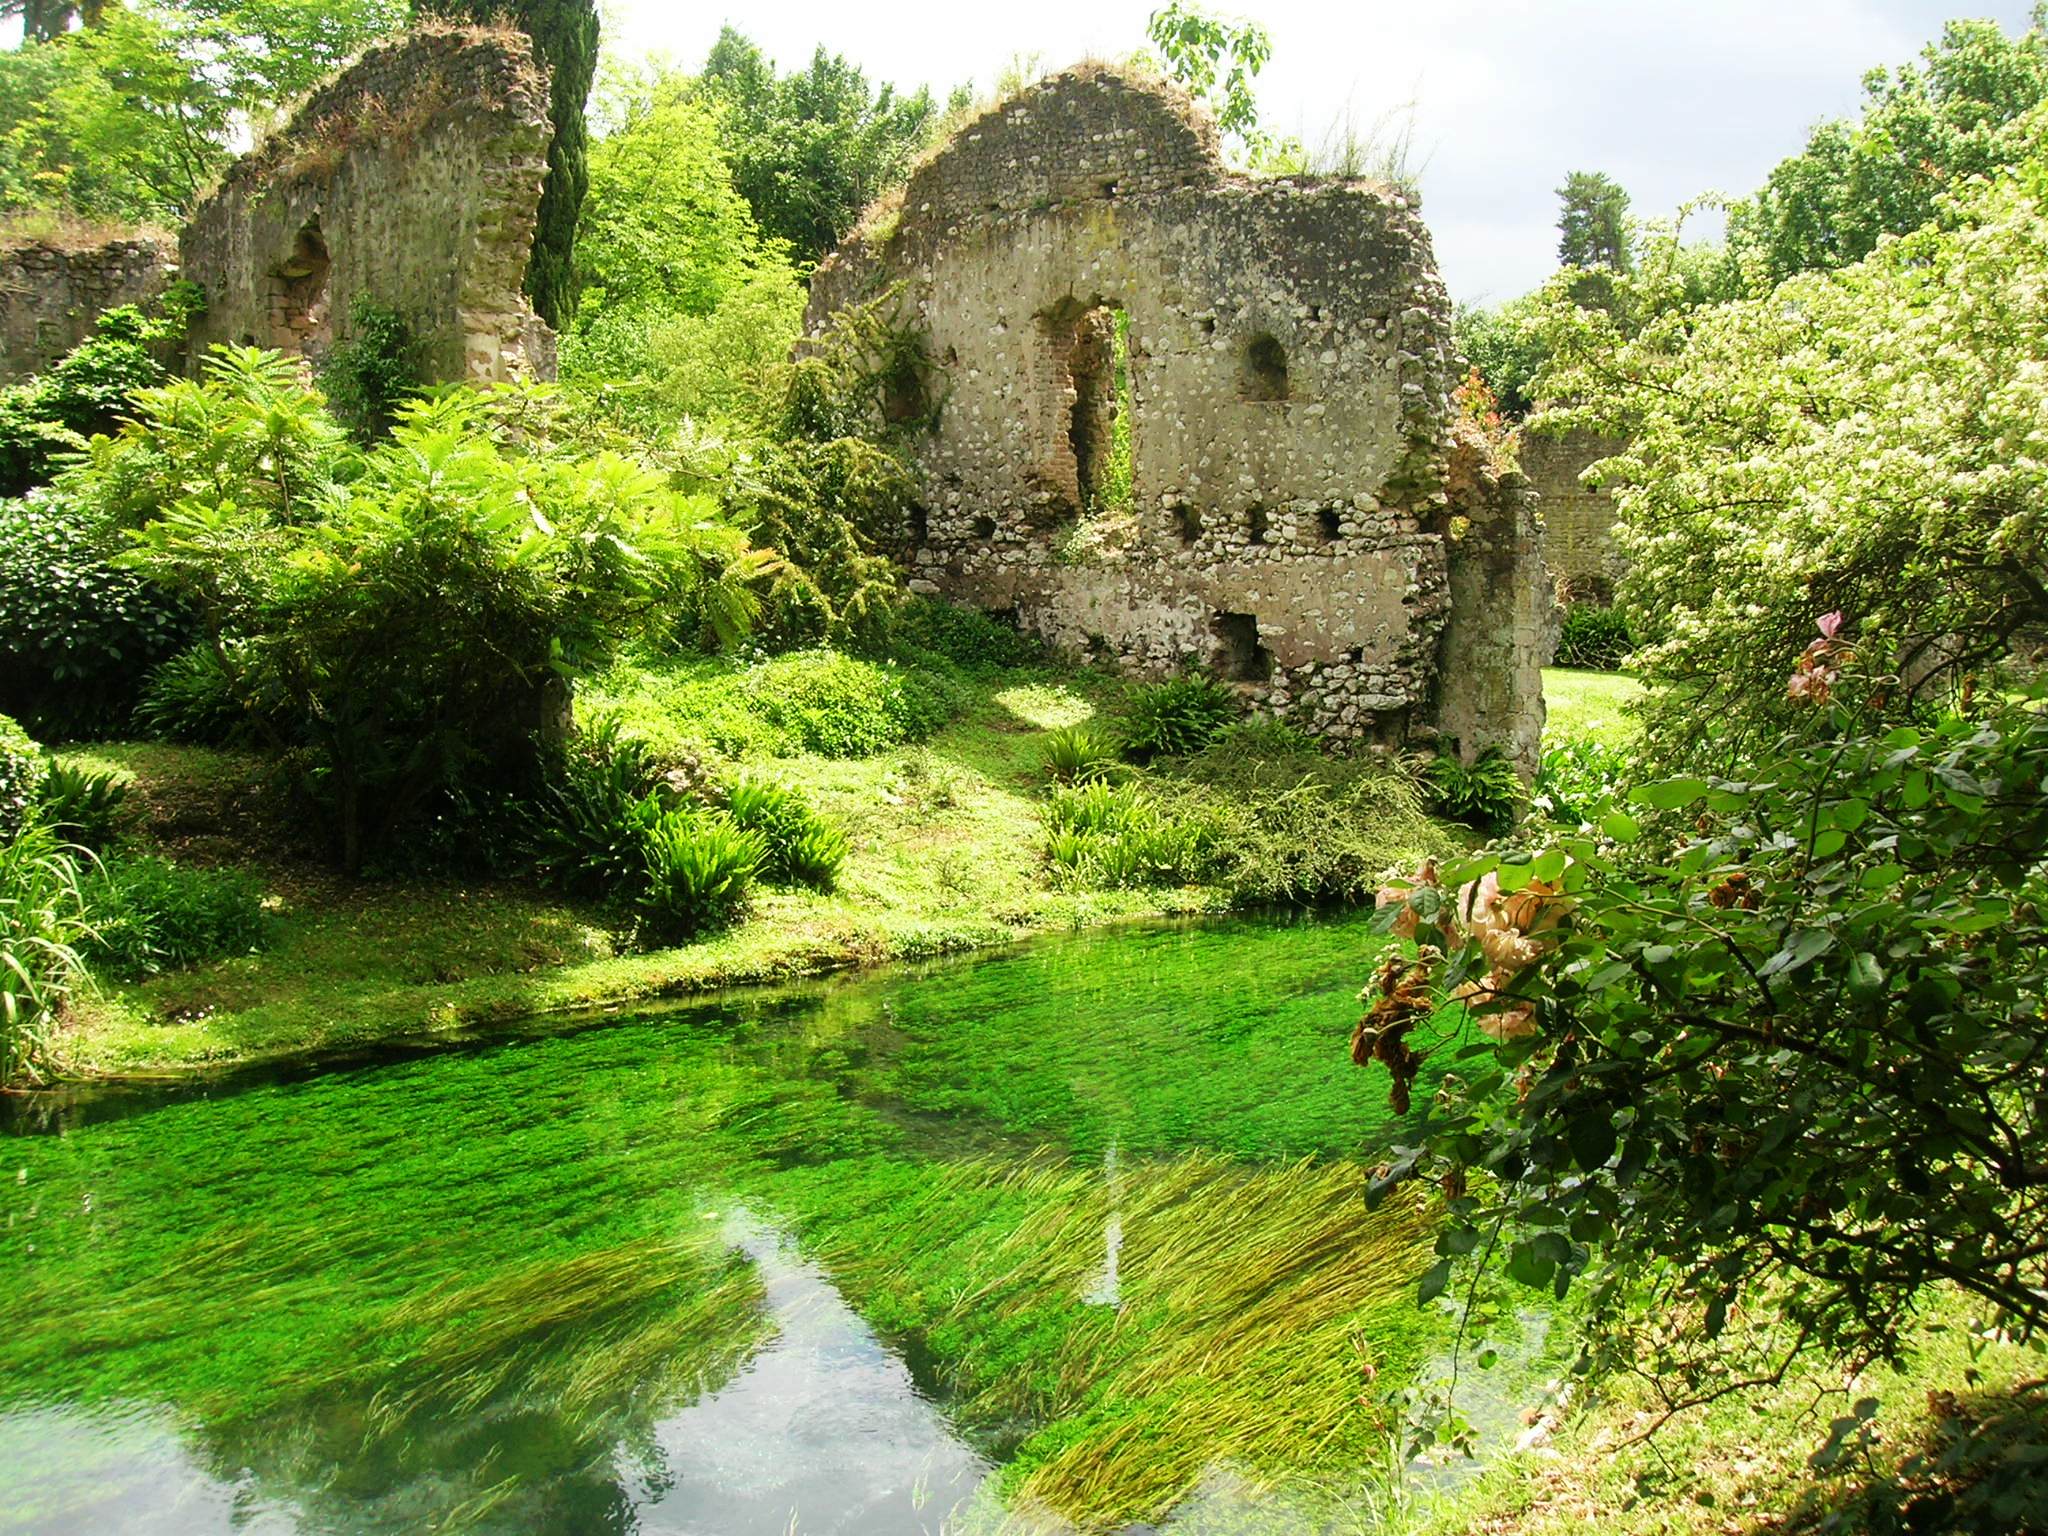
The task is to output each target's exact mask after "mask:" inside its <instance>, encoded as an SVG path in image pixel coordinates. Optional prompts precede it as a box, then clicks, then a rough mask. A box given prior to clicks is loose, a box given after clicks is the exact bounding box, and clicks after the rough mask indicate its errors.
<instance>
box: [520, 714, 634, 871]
mask: <svg viewBox="0 0 2048 1536" xmlns="http://www.w3.org/2000/svg"><path fill="white" fill-rule="evenodd" d="M657 777H658V770H657V766H656V764H655V761H654V756H653V753H652V752H651V751H650V750H649V749H648V748H647V747H646V745H645V744H643V743H641V742H639V741H636V740H634V739H633V738H631V737H627V736H623V735H621V734H620V727H619V723H618V721H617V720H614V719H610V718H605V719H600V720H598V721H596V722H595V723H594V724H592V725H591V726H589V727H587V728H586V729H585V730H584V731H583V733H582V734H581V736H579V737H578V738H577V739H576V740H575V741H573V742H571V743H570V744H569V745H568V746H567V747H565V748H564V749H563V751H562V752H561V753H560V755H559V756H558V757H557V758H556V759H555V760H554V761H553V762H552V763H550V764H549V765H548V770H547V780H546V783H545V784H544V786H543V787H542V789H541V793H540V798H539V803H538V806H537V812H536V814H537V819H538V823H539V825H538V826H537V828H536V830H535V832H534V853H535V862H536V864H537V865H538V866H539V868H540V871H541V873H542V875H543V876H544V877H545V878H546V879H547V880H549V881H550V883H552V884H554V885H557V886H559V887H561V888H562V889H563V890H565V891H569V892H571V893H572V894H575V895H578V896H586V897H594V898H600V899H602V898H611V899H615V900H630V899H633V898H635V897H637V896H638V894H639V892H640V889H641V882H642V881H643V879H644V878H645V876H646V871H647V837H648V833H649V831H650V830H651V829H652V828H653V826H654V823H655V822H656V821H658V820H659V819H660V817H661V804H660V801H659V800H658V799H657V798H656V797H655V795H654V793H653V791H654V785H655V780H656V778H657Z"/></svg>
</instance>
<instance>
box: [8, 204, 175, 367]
mask: <svg viewBox="0 0 2048 1536" xmlns="http://www.w3.org/2000/svg"><path fill="white" fill-rule="evenodd" d="M176 276H177V251H176V249H175V248H174V246H173V245H172V243H171V242H170V240H169V239H168V238H165V237H161V236H157V235H152V234H144V233H137V234H132V235H120V236H116V237H115V238H112V239H108V240H105V241H103V242H100V243H96V244H89V245H80V244H75V243H73V242H71V241H68V240H65V239H59V238H50V239H41V238H36V237H23V238H18V239H16V238H10V237H6V236H4V235H0V384H12V383H15V382H16V381H18V380H21V379H25V378H27V377H29V375H31V374H37V373H42V372H44V371H45V370H46V369H48V368H49V367H50V365H51V364H52V363H55V362H57V361H58V360H59V359H60V358H62V357H63V356H64V354H65V353H67V352H69V351H70V350H71V349H72V348H73V347H75V346H77V345H78V344H79V343H80V342H81V341H84V340H85V339H86V338H87V337H88V336H90V335H92V331H93V322H94V321H95V320H97V319H98V318H99V317H100V316H101V315H102V314H104V313H105V312H106V311H108V310H110V309H115V308H118V307H119V306H121V305H123V304H146V303H148V302H149V301H150V300H151V299H154V298H156V297H157V296H158V295H160V294H162V293H163V291H164V290H165V289H166V288H168V287H169V286H170V285H171V282H172V280H173V279H174V278H175V277H176Z"/></svg>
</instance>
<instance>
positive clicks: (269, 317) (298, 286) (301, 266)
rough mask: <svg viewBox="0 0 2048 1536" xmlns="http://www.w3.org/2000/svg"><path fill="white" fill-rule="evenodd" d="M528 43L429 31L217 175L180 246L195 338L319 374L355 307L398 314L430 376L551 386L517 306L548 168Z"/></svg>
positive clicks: (309, 104) (543, 88)
mask: <svg viewBox="0 0 2048 1536" xmlns="http://www.w3.org/2000/svg"><path fill="white" fill-rule="evenodd" d="M549 133H550V128H549V123H548V93H547V80H546V76H545V75H544V74H543V73H542V71H541V70H540V69H539V68H538V67H537V66H536V65H535V63H534V60H533V53H532V49H531V46H530V45H529V43H528V42H527V39H526V37H525V36H524V34H522V33H520V32H518V31H515V30H513V29H510V28H504V27H448V26H428V27H423V28H421V29H419V30H416V31H414V32H412V33H410V34H409V35H407V36H406V37H404V38H402V39H400V40H398V41H395V42H392V43H389V44H386V45H383V46H381V47H378V48H374V49H372V50H370V51H369V52H368V53H366V54H364V55H363V56H362V58H361V59H359V60H358V61H357V62H356V63H355V64H354V65H352V66H351V67H350V68H348V69H346V70H344V71H342V72H341V73H340V74H339V75H337V76H336V77H335V78H334V79H333V80H331V81H329V82H328V83H327V84H326V85H324V86H322V87H321V88H320V89H319V90H317V91H315V92H314V93H313V94H312V95H311V96H310V97H309V98H307V100H306V102H305V104H304V105H303V106H301V107H300V108H299V110H298V111H297V112H296V113H295V114H294V115H293V117H292V119H291V121H290V123H289V124H287V125H286V126H285V127H284V128H283V129H282V130H280V131H279V132H278V133H276V134H275V135H273V136H272V137H271V138H269V139H268V140H267V141H266V142H265V143H263V144H262V145H261V146H259V147H258V148H257V149H256V150H254V151H253V152H251V153H250V154H248V155H245V156H243V157H242V159H240V160H238V161H237V162H236V163H235V164H234V165H233V166H231V167H230V168H229V169H228V172H227V175H226V176H225V178H224V179H223V180H222V182H221V185H220V187H219V188H218V189H217V190H216V191H215V192H214V193H213V194H212V195H211V196H209V197H208V198H207V199H206V201H205V202H204V203H203V204H202V205H201V206H200V208H199V209H198V211H197V212H196V213H195V214H194V215H193V218H192V221H191V223H190V224H189V225H188V226H187V227H186V229H185V232H184V235H183V237H182V239H181V241H180V249H181V251H182V254H183V262H184V272H185V276H187V277H188V278H190V279H192V280H193V281H195V282H197V283H198V284H199V285H200V286H201V287H202V288H203V289H204V290H205V292H206V299H207V310H206V313H205V314H204V315H203V316H202V317H201V318H200V319H199V321H198V323H197V325H196V326H195V328H194V332H193V338H192V341H193V345H192V351H193V355H194V356H195V357H198V356H201V355H203V353H204V350H205V348H206V347H207V346H208V345H210V344H212V343H214V342H241V343H248V344H255V345H260V346H267V347H279V348H283V349H284V350H287V351H291V352H296V353H300V354H302V355H304V356H307V357H309V358H312V359H315V360H317V359H318V358H319V357H320V356H321V355H322V354H323V353H325V352H326V350H327V349H328V348H329V347H331V346H332V345H333V343H334V341H335V340H336V339H337V337H339V336H341V335H344V334H346V328H347V324H348V315H349V309H350V305H351V304H352V302H353V300H354V298H355V296H356V295H358V294H368V295H370V296H371V297H373V298H375V299H376V300H377V301H378V302H379V303H382V304H385V305H388V306H390V307H391V308H394V309H397V310H399V311H401V312H403V313H405V314H406V315H407V316H408V317H409V318H410V319H411V320H412V322H413V324H414V326H415V327H416V329H417V330H418V332H419V334H420V336H421V338H422V340H423V341H424V343H425V347H426V355H427V366H428V368H429V370H430V372H431V374H432V376H433V377H435V378H439V379H474V380H479V381H487V380H497V379H508V378H514V377H520V376H539V377H548V376H551V375H552V373H553V371H554V337H553V333H552V332H550V331H549V330H548V328H547V327H546V326H545V325H543V324H542V323H541V322H540V320H539V319H537V318H536V317H535V315H534V313H533V310H532V307H531V306H530V305H529V304H528V303H527V301H526V299H525V296H524V295H523V294H522V293H521V291H520V289H521V285H522V283H523V281H524V279H525V274H526V263H527V256H528V254H529V252H530V251H531V250H532V246H533V231H534V216H535V211H536V210H537V208H538V207H539V204H540V189H541V181H542V179H543V177H544V176H545V175H546V172H547V147H548V138H549Z"/></svg>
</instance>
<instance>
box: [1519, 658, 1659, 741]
mask: <svg viewBox="0 0 2048 1536" xmlns="http://www.w3.org/2000/svg"><path fill="white" fill-rule="evenodd" d="M1642 696H1643V685H1642V684H1641V683H1639V682H1637V681H1636V680H1635V679H1634V678H1633V677H1630V676H1629V675H1628V674H1627V673H1625V672H1580V671H1575V670H1574V669H1572V668H1570V667H1545V668H1544V669H1543V703H1544V707H1545V708H1546V709H1547V710H1548V711H1549V717H1548V719H1546V720H1545V722H1544V726H1543V736H1544V739H1545V740H1546V741H1549V742H1557V741H1565V740H1572V739H1581V738H1583V739H1591V740H1595V741H1602V742H1610V743H1613V744H1615V745H1625V744H1627V743H1629V742H1632V741H1634V740H1635V739H1636V734H1637V726H1636V722H1635V720H1634V719H1633V718H1632V717H1631V716H1630V715H1629V714H1628V713H1627V706H1628V705H1630V704H1632V703H1634V702H1635V701H1636V700H1637V699H1639V698H1641V697H1642Z"/></svg>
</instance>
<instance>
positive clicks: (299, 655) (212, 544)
mask: <svg viewBox="0 0 2048 1536" xmlns="http://www.w3.org/2000/svg"><path fill="white" fill-rule="evenodd" d="M137 405H138V409H137V415H136V418H135V419H134V420H133V421H131V422H130V423H129V424H128V425H126V426H124V427H123V429H122V431H121V434H120V436H119V437H118V438H117V439H115V440H114V441H113V442H110V443H108V444H105V445H103V446H102V449H101V451H99V452H97V453H96V454H95V456H94V460H93V463H92V466H91V468H90V470H89V471H81V472H80V473H79V475H78V476H77V480H78V484H77V486H76V487H75V488H76V489H77V490H78V492H79V493H80V494H81V495H84V494H88V493H90V494H92V495H94V496H96V497H99V498H102V499H104V500H106V501H108V502H113V501H117V500H119V499H120V498H121V496H122V495H123V488H124V487H125V486H127V485H129V484H131V483H132V482H133V481H134V480H136V479H137V478H147V477H154V478H155V479H156V480H158V481H174V482H175V483H176V485H177V486H178V487H181V488H182V492H181V494H180V495H178V496H177V498H176V499H175V500H174V501H173V502H172V503H171V504H170V505H169V506H168V507H165V508H164V509H163V510H162V511H161V512H160V513H159V514H158V515H156V516H154V517H151V518H150V519H149V520H148V521H146V522H145V523H144V524H143V525H142V527H141V528H140V529H139V530H138V533H139V537H138V539H137V540H136V542H135V545H134V547H133V548H132V549H131V550H129V551H128V552H127V554H126V555H125V556H124V557H123V558H124V560H125V561H127V562H131V563H133V564H134V565H135V567H136V568H138V569H141V570H144V571H146V572H147V573H148V574H149V575H150V576H151V577H152V578H154V579H155V580H157V581H159V582H161V583H163V584H165V585H167V586H169V587H171V588H172V589H173V590H175V591H178V592H180V593H182V594H184V595H185V596H186V597H187V598H188V600H189V601H190V602H191V603H192V604H193V606H194V608H195V610H196V611H197V613H198V615H199V619H200V622H201V624H202V626H203V627H204V629H205V632H206V634H207V637H208V639H209V640H210V641H211V642H212V643H213V644H214V646H215V648H216V649H217V650H218V651H219V652H220V653H221V657H222V660H223V663H224V664H225V665H226V666H227V668H228V669H229V670H230V671H231V672H233V673H234V674H236V675H235V691H236V693H237V694H238V695H239V696H240V697H241V698H243V699H244V700H253V701H260V703H261V705H262V717H263V723H264V725H265V729H266V735H268V736H270V737H273V738H275V739H276V741H277V743H278V744H279V745H280V746H282V747H284V748H286V749H287V750H286V753H285V755H284V757H283V761H284V762H285V764H286V765H288V766H289V767H290V768H291V769H292V771H293V772H294V774H295V776H296V779H297V785H296V787H297V788H298V790H299V792H300V794H301V795H302V797H303V798H304V800H305V801H306V803H307V804H308V805H309V806H311V807H313V808H314V809H315V810H317V811H318V812H319V813H320V814H321V816H322V819H323V821H324V822H325V823H326V826H325V830H326V831H327V832H328V833H329V835H330V838H331V846H332V847H333V849H334V851H335V852H336V854H337V855H338V858H339V862H340V864H341V866H342V867H343V868H344V869H346V870H349V871H351V872H353V871H357V870H360V869H361V868H362V867H363V865H364V863H365V862H366V860H369V859H372V858H375V857H379V856H381V857H383V858H387V859H388V858H390V857H392V856H393V854H396V855H398V856H401V857H402V856H405V855H407V854H409V853H411V852H412V851H414V850H416V849H420V848H422V847H423V845H422V844H421V843H420V841H419V839H418V837H417V833H418V831H419V817H420V815H421V814H422V811H423V809H424V808H428V807H433V806H437V805H443V806H449V805H459V804H461V803H463V802H465V801H468V802H469V803H472V804H488V803H490V796H491V794H492V793H493V792H495V791H498V790H500V789H504V788H510V787H517V786H518V784H519V782H520V781H521V780H530V779H531V778H532V777H533V776H535V775H537V773H538V772H539V770H540V768H541V764H540V761H539V750H538V744H537V743H538V739H539V737H540V735H541V732H540V730H539V729H538V728H539V727H540V726H542V724H543V723H544V722H545V721H546V720H547V719H548V718H549V717H550V715H551V714H552V713H553V712H554V711H555V710H556V709H557V708H558V707H559V704H560V690H561V688H562V686H563V685H564V683H565V682H567V681H570V680H573V679H575V678H577V677H580V676H582V675H585V674H588V673H592V672H596V671H598V670H600V669H602V668H603V667H605V666H607V665H608V664H609V663H610V662H611V660H612V659H613V657H614V656H615V655H617V654H618V652H619V651H620V650H621V649H623V647H624V646H625V645H626V644H627V643H628V642H629V641H632V640H634V639H637V638H642V637H650V636H654V635H660V634H666V633H667V631H668V629H669V627H670V624H671V616H672V614H673V613H674V611H675V609H676V607H677V606H678V605H680V604H682V603H685V602H687V601H692V600H696V601H700V602H704V603H705V604H706V606H708V607H711V608H716V609H717V610H719V611H721V612H725V613H727V614H729V615H735V616H736V615H738V614H740V613H742V612H743V611H744V608H745V606H746V604H745V584H746V580H747V578H748V574H749V573H750V572H752V571H754V570H755V569H756V567H757V566H758V561H756V559H755V557H754V555H753V552H752V551H750V550H749V549H748V548H747V546H746V544H745V540H744V538H743V537H742V536H741V535H740V534H739V532H738V531H737V530H736V529H733V528H730V527H723V526H720V525H719V524H718V523H717V522H716V520H715V517H714V516H713V514H714V512H715V508H714V507H713V506H712V505H711V504H710V503H709V502H708V500H706V499H703V498H693V497H688V496H684V495H681V494H679V493H677V492H675V491H674V490H672V489H671V488H670V487H669V486H668V485H667V484H666V483H665V482H664V481H663V480H662V479H661V478H660V477H659V476H657V475H655V474H653V473H652V472H651V471H649V470H647V469H645V468H644V467H642V466H640V465H637V464H634V463H632V462H630V461H628V460H627V459H625V458H623V457H621V456H619V455H616V454H612V453H608V452H600V453H596V454H593V455H588V456H586V455H584V454H583V453H581V452H579V451H576V450H575V449H573V448H567V447H563V446H562V445H561V444H559V443H558V442H556V441H555V440H554V439H553V438H552V437H551V436H550V435H549V433H548V432H546V431H542V430H536V429H535V428H536V423H537V424H538V425H539V426H540V427H546V426H547V416H546V409H547V400H546V397H545V396H544V395H535V394H533V393H532V392H528V391H522V390H516V389H512V390H501V391H493V392H490V393H485V392H481V391H477V390H472V389H468V388H456V387H451V388H449V389H445V390H442V391H440V392H438V393H437V394H436V395H435V396H434V397H433V399H431V400H427V401H414V402H410V403H408V404H407V405H406V406H405V407H404V411H403V419H402V420H401V421H400V422H399V424H398V426H397V427H396V428H395V429H394V430H393V432H392V433H391V435H390V436H388V437H386V438H384V439H381V440H380V441H379V442H378V443H377V444H376V445H375V446H374V447H372V448H371V449H369V450H368V451H367V452H356V451H354V450H352V449H350V448H348V447H347V446H346V444H345V443H344V442H343V440H342V434H340V433H339V431H338V429H337V428H336V426H335V424H334V423H333V421H332V420H331V418H329V417H328V416H327V414H326V413H325V411H324V410H323V409H322V407H321V402H320V400H319V397H318V396H317V395H314V394H312V393H310V392H309V391H307V390H305V389H304V388H303V387H302V385H301V384H300V383H299V381H298V378H297V375H296V372H295V371H294V369H293V367H292V365H291V363H290V362H289V361H288V360H286V359H283V358H281V357H279V356H277V355H276V354H274V353H265V352H259V351H255V350H253V349H240V348H228V349H217V350H216V352H215V354H214V355H213V357H212V358H211V359H210V360H209V363H208V366H207V376H206V378H205V380H204V381H203V382H199V383H195V382H193V381H190V380H176V381H173V382H172V383H170V384H167V385H165V386H163V387H162V388H161V389H156V390H151V391H148V392H147V394H146V395H145V396H144V397H141V398H139V399H138V402H137ZM529 413H531V415H529ZM194 423H200V424H202V425H203V427H204V430H195V428H194V425H193V424H194ZM252 443H261V444H264V445H267V446H266V447H265V450H264V451H262V452H258V453H251V452H249V449H250V447H251V445H252ZM67 488H71V482H70V480H67ZM707 588H717V589H719V590H720V591H721V592H722V593H724V594H725V595H726V597H727V598H729V599H730V601H719V602H709V601H708V600H706V599H705V597H704V594H705V592H706V589H707ZM444 824H445V823H444Z"/></svg>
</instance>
